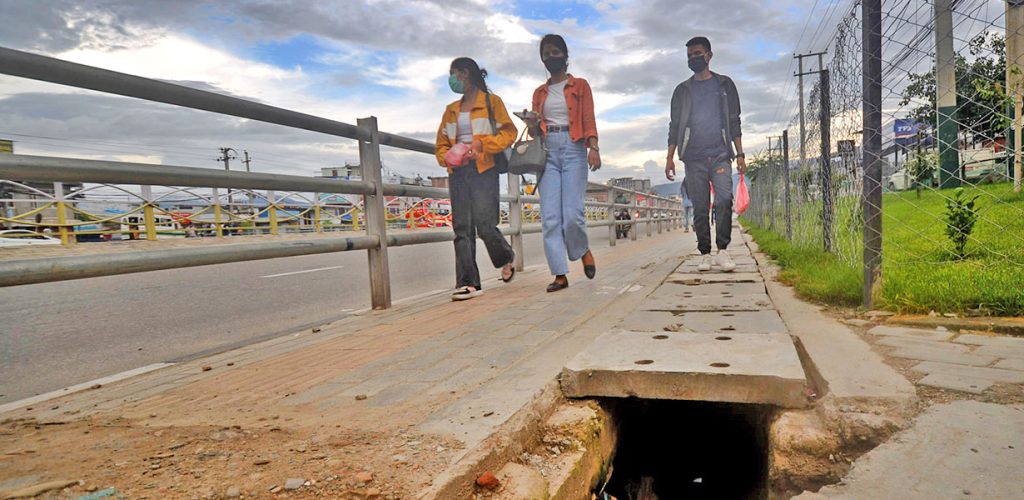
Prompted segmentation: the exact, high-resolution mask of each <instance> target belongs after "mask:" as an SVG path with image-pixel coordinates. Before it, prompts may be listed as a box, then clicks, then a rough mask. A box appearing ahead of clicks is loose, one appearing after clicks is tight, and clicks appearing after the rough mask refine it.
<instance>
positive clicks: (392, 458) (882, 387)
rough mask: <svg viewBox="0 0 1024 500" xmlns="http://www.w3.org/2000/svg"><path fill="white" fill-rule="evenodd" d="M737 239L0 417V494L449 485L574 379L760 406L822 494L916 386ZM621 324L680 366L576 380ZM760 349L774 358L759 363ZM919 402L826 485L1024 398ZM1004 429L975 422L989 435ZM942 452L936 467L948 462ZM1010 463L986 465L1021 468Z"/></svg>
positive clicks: (783, 451)
mask: <svg viewBox="0 0 1024 500" xmlns="http://www.w3.org/2000/svg"><path fill="white" fill-rule="evenodd" d="M745 238H747V239H746V241H745ZM734 242H735V244H734V245H733V247H732V248H730V254H731V255H732V256H733V258H734V259H735V260H736V262H737V264H738V266H739V267H738V269H737V271H736V272H735V273H732V274H722V273H718V272H712V273H697V272H696V270H695V265H696V262H695V261H696V255H695V252H694V250H695V242H694V238H693V235H692V234H684V233H680V232H670V233H667V234H660V235H659V234H655V235H654V236H653V237H651V238H645V239H641V240H639V241H636V242H631V241H620V242H619V245H618V246H616V247H612V248H602V249H597V250H596V252H595V254H596V257H597V262H598V276H597V278H596V279H595V280H593V281H588V280H586V279H583V278H582V273H581V272H579V271H580V270H579V269H577V267H579V264H578V263H577V264H576V266H577V267H574V273H573V274H571V275H570V281H571V286H570V287H569V288H568V289H567V290H565V291H561V292H558V293H553V294H548V293H545V292H544V287H545V285H546V284H547V283H548V282H549V281H550V276H548V274H547V272H546V269H531V270H528V271H527V272H524V273H521V274H520V275H519V276H518V277H517V278H516V280H515V281H514V282H513V283H511V284H507V285H503V284H499V283H497V282H496V281H491V282H487V283H485V294H484V295H483V296H482V297H480V298H477V299H474V300H471V301H468V302H461V303H453V302H450V301H449V299H448V297H447V296H446V295H433V296H427V297H421V298H419V299H416V300H411V301H408V302H406V303H403V304H399V305H397V306H396V307H395V308H393V309H392V310H389V311H366V312H363V313H360V314H357V315H354V316H351V317H348V318H346V319H344V320H341V321H337V322H335V323H332V324H329V325H324V326H323V327H320V328H316V329H313V331H307V332H300V333H296V334H294V335H291V336H288V337H282V338H278V339H275V340H272V341H268V342H264V343H262V344H258V345H251V346H248V347H245V348H241V349H237V350H233V351H230V352H225V353H222V354H218V355H215V356H211V357H207V358H203V359H199V360H196V361H192V362H187V363H183V364H180V365H174V366H170V367H165V368H161V369H158V370H155V371H153V372H150V373H146V374H143V375H139V376H136V377H133V378H130V379H127V380H122V381H119V382H114V383H111V384H108V385H104V386H102V387H95V388H92V389H89V390H86V391H83V392H79V393H76V394H71V395H67V396H64V397H62V398H59V399H54V400H49V401H45V402H37V403H34V404H33V405H32V406H31V407H26V408H21V409H18V410H14V411H9V412H7V413H4V414H0V418H2V419H3V421H2V422H3V423H2V424H0V492H5V494H6V492H9V491H12V490H15V489H17V488H22V487H29V486H32V485H39V484H41V483H48V482H54V481H56V482H55V483H50V484H51V485H59V487H63V486H64V485H66V484H71V486H70V487H69V488H68V489H66V490H64V491H63V492H62V493H57V494H56V495H57V496H55V497H54V498H78V496H79V495H81V494H83V493H85V492H86V491H90V490H94V489H96V488H107V487H113V488H116V489H117V491H118V492H119V493H121V494H124V495H126V496H128V497H130V498H161V499H162V498H223V497H233V496H236V494H237V495H239V496H249V497H259V498H273V497H278V496H286V497H292V498H315V497H327V498H423V497H426V498H465V497H468V496H471V494H472V492H471V484H472V482H473V480H474V479H476V477H477V476H478V475H479V474H480V473H481V472H483V471H488V470H490V471H499V470H503V469H502V467H503V465H505V464H506V463H509V464H512V462H515V461H517V460H519V457H520V456H521V454H522V453H523V452H524V451H527V450H525V449H524V446H525V443H526V442H527V441H530V439H529V438H530V437H534V438H535V437H536V435H537V434H539V433H540V430H541V428H542V426H543V425H544V423H545V419H546V418H548V416H549V415H550V414H551V413H552V412H553V411H555V409H556V407H557V406H558V405H559V404H560V403H561V402H562V401H563V390H568V391H569V392H572V391H574V390H577V389H580V388H585V390H584V391H583V392H581V393H580V394H576V395H578V396H587V395H603V396H630V395H636V394H638V393H639V392H645V391H649V392H650V394H649V397H669V398H670V399H699V400H704V401H706V400H717V401H724V402H731V403H757V404H762V405H768V406H770V407H772V408H774V409H775V413H774V419H773V420H772V421H771V422H770V423H769V425H770V429H768V431H767V434H768V441H769V443H768V444H767V448H768V449H767V450H766V452H767V453H768V455H769V457H768V460H769V464H768V469H769V477H768V483H769V484H768V486H769V487H770V488H771V489H772V491H773V492H774V493H775V494H776V495H781V494H782V493H781V492H790V493H793V494H795V493H798V492H800V491H802V490H807V489H812V490H817V489H818V488H820V486H821V485H822V484H826V483H834V482H836V481H838V480H839V478H840V476H841V475H842V474H844V473H845V472H846V471H847V469H848V466H847V463H848V462H852V461H853V460H854V459H856V458H857V457H858V456H860V455H862V454H863V453H865V452H868V451H869V450H870V449H871V448H874V447H875V446H877V445H878V444H879V443H881V442H883V441H884V440H886V439H887V438H888V437H889V436H890V435H892V434H893V433H895V432H898V431H899V430H900V429H903V428H906V427H907V425H908V423H909V422H910V420H909V418H910V416H911V414H912V413H913V411H914V410H915V409H916V405H917V399H916V396H915V390H914V386H913V385H912V384H910V383H909V382H908V381H907V380H906V379H905V378H904V377H902V376H901V375H899V373H897V372H896V371H895V370H894V369H893V368H892V367H890V366H889V365H887V364H886V363H885V362H884V361H883V358H882V356H881V355H879V353H877V352H875V351H873V350H872V349H871V347H870V345H869V344H868V343H867V342H865V341H864V340H863V339H861V338H860V337H858V335H857V334H856V333H855V332H854V331H853V330H851V329H850V328H848V327H847V326H846V325H843V324H841V323H839V322H838V321H837V320H835V319H833V318H830V317H829V316H827V315H826V314H824V313H823V312H822V311H821V310H820V308H819V307H817V306H813V305H810V304H807V303H804V302H801V301H799V300H797V299H796V298H795V296H794V295H793V292H792V290H791V289H789V288H787V287H784V286H782V285H780V284H779V283H777V282H776V281H775V280H774V279H773V278H774V276H775V272H776V269H775V268H774V266H773V265H772V264H771V263H770V262H768V261H767V260H766V258H765V257H764V256H763V255H761V254H759V253H757V248H756V244H753V243H752V242H750V241H749V238H748V237H747V236H746V235H743V234H741V233H740V232H739V230H738V228H737V229H736V230H734ZM744 242H746V245H744V244H743V243H744ZM644 332H646V333H644ZM636 335H639V336H640V337H631V336H636ZM705 337H708V338H705ZM634 338H637V339H641V338H642V339H643V342H647V343H648V344H650V345H652V346H662V345H671V346H676V351H672V350H671V349H669V350H668V351H671V352H668V351H666V352H659V351H658V349H662V348H660V347H655V348H654V350H653V351H643V352H633V351H631V350H628V349H622V350H621V354H623V355H624V356H625V358H623V359H624V361H623V364H624V365H625V366H626V368H625V369H623V371H627V372H633V373H636V372H638V371H643V370H638V369H636V368H635V367H634V365H635V364H639V363H634V358H637V357H640V356H638V355H639V354H643V357H645V358H648V359H646V360H645V362H644V363H643V366H647V367H653V369H654V371H655V372H657V371H658V370H657V367H659V366H669V367H675V368H669V369H667V370H664V371H663V372H662V373H653V374H652V376H656V377H658V381H657V382H655V383H653V385H648V386H645V387H641V386H637V385H631V384H628V383H627V384H624V385H622V386H614V384H605V385H604V386H602V387H599V388H595V387H593V384H582V383H581V382H580V381H582V380H584V378H585V377H590V376H591V375H588V373H591V374H592V373H596V372H595V371H594V368H593V367H592V366H587V365H585V364H584V365H579V366H577V365H574V364H573V362H571V361H570V360H573V359H574V358H576V361H580V360H587V359H591V358H588V357H587V355H586V353H587V352H588V351H589V350H593V349H594V347H595V346H598V347H600V350H601V351H602V352H611V353H615V352H616V349H615V348H614V344H615V343H616V342H619V343H622V342H625V343H627V344H632V343H633V339H634ZM636 343H637V344H640V342H639V341H638V342H636ZM691 343H692V344H693V345H694V346H697V345H701V346H703V345H708V344H715V345H716V347H714V348H711V349H710V350H708V352H709V353H710V354H708V355H712V354H713V355H714V357H715V358H714V359H710V358H708V359H704V357H706V356H704V354H702V353H703V352H704V351H703V350H702V351H701V352H697V350H700V349H704V348H699V347H693V348H692V349H691V348H687V347H685V346H687V345H690V344H691ZM730 345H736V346H740V350H739V351H737V350H734V349H733V348H732V347H727V346H730ZM744 345H746V346H748V347H747V348H746V349H747V350H743V349H744V348H743V347H742V346H744ZM767 345H770V346H771V347H772V349H777V350H773V351H771V352H774V353H776V355H773V359H771V360H769V361H770V362H766V363H759V362H758V356H757V354H758V353H759V352H760V353H762V354H763V352H768V351H763V349H764V347H763V346H767ZM681 346H683V347H681ZM751 346H754V347H751ZM757 346H762V347H757ZM787 346H788V347H787ZM637 348H638V349H645V348H644V347H643V346H638V347H637ZM722 349H724V350H722ZM750 349H755V350H759V351H757V352H753V354H751V353H749V352H748V351H749V350H750ZM705 350H707V349H705ZM662 351H665V349H662ZM648 352H651V353H652V354H651V355H650V356H647V353H648ZM581 353H582V354H581ZM620 361H622V360H620ZM663 361H664V363H663ZM712 361H724V362H725V363H724V366H721V365H722V363H711V362H712ZM69 362H73V361H69ZM680 363H682V364H680ZM780 363H781V364H780ZM716 365H717V366H716ZM680 366H681V367H682V368H679V367H680ZM709 366H710V367H711V368H708V367H709ZM574 367H575V368H574ZM694 367H696V368H694ZM563 370H564V371H563ZM615 370H618V368H615V369H614V370H610V371H615ZM772 370H776V371H774V372H773V371H772ZM560 372H561V374H562V376H561V383H562V386H561V387H560V386H559V374H560ZM801 372H802V373H801ZM679 373H688V375H685V376H678V374H679ZM666 375H667V376H668V377H669V378H665V376H666ZM692 375H696V377H697V378H694V377H693V376H692ZM752 375H757V376H756V377H752ZM573 377H575V380H576V382H572V378H573ZM729 377H733V381H732V382H728V383H727V384H726V386H723V385H721V382H720V381H721V380H722V379H723V378H729ZM743 377H746V378H743ZM666 380H667V382H666ZM694 380H701V381H703V382H701V384H703V385H701V384H695V383H691V382H692V381H694ZM737 381H739V382H737ZM567 382H572V383H567ZM729 384H731V385H729ZM757 384H762V385H757ZM748 385H749V387H748ZM722 387H727V389H728V390H722ZM594 390H600V391H610V392H608V393H600V394H595V393H593V392H591V391H594ZM638 391H639V392H638ZM666 391H667V392H666ZM666 394H668V395H667V396H666ZM716 398H718V399H716ZM934 413H935V415H937V416H934V417H929V416H927V415H926V416H925V417H922V419H921V420H920V421H919V422H921V424H919V425H921V430H920V431H917V429H911V430H910V431H907V432H905V433H904V434H902V436H904V437H903V438H901V439H905V440H906V441H904V442H908V443H910V445H909V450H910V451H907V449H908V447H907V446H904V447H902V448H900V447H896V446H895V445H894V446H889V447H882V448H879V449H878V450H876V451H878V453H877V454H875V453H869V454H867V455H864V458H863V459H862V460H863V462H861V461H858V462H856V463H857V464H858V466H857V467H859V464H861V463H865V464H871V463H879V464H883V465H881V466H876V467H873V468H872V467H869V466H864V467H860V468H859V469H858V468H857V467H855V469H854V470H855V473H854V475H853V476H851V479H852V480H854V481H855V483H857V484H859V485H860V486H858V487H859V488H868V489H863V490H862V489H856V488H853V486H850V487H830V488H828V489H824V490H821V494H822V495H827V496H852V497H865V496H864V495H866V496H867V497H872V498H882V497H900V496H901V494H902V493H903V492H904V490H903V489H902V488H903V485H902V483H899V482H893V483H886V484H891V485H892V486H891V488H890V489H888V490H884V489H883V490H878V489H877V488H875V489H871V488H874V486H872V485H874V484H875V483H878V481H877V479H875V478H874V476H872V475H871V473H869V472H856V471H858V470H862V469H866V470H882V471H885V470H888V469H889V468H894V467H896V465H893V464H898V463H901V462H905V463H906V464H907V466H908V467H910V468H909V469H907V472H906V473H908V474H910V473H912V472H913V470H914V469H913V464H917V463H920V464H924V463H927V462H928V459H929V457H936V456H938V455H936V454H949V455H956V454H960V455H962V454H963V453H964V451H963V450H962V449H959V448H962V446H960V444H963V443H962V442H961V441H956V440H955V439H959V438H955V436H953V437H952V438H954V440H953V441H949V440H945V441H944V440H936V439H927V435H929V431H928V429H934V428H935V426H936V425H938V426H939V427H941V426H942V425H943V422H946V421H948V419H949V418H954V419H968V420H969V419H971V418H973V416H980V417H979V418H982V417H983V418H982V419H981V420H977V421H976V422H974V423H972V422H967V423H966V424H965V425H967V426H968V428H969V429H971V428H973V429H977V427H976V426H977V425H979V423H980V424H981V425H982V426H983V427H984V426H985V424H984V422H988V421H1000V422H1002V421H1005V420H1006V419H1007V418H1010V419H1012V418H1016V417H1017V416H1018V415H1019V413H1020V408H1019V407H1014V408H1012V411H1009V407H1004V408H995V409H991V408H987V409H986V408H973V407H972V408H959V407H958V408H954V409H953V410H944V409H936V410H935V411H934ZM928 415H931V414H928ZM984 419H988V420H984ZM993 419H995V420H993ZM1018 420H1019V419H1018ZM936 422H937V423H936ZM1018 423H1019V422H1018ZM925 424H927V425H925ZM972 425H974V426H975V427H970V426H972ZM989 427H990V430H991V428H992V427H993V426H989ZM936 432H938V431H934V430H933V431H930V433H931V434H935V433H936ZM965 432H967V431H965ZM967 435H970V434H969V433H968V434H967ZM999 436H1000V434H999V433H998V431H997V432H996V434H993V435H991V436H988V437H985V438H984V439H986V440H988V441H986V443H989V444H993V446H995V444H994V443H996V441H998V439H999ZM1017 437H1019V436H1017ZM612 439H613V437H612ZM964 442H965V441H964ZM918 443H920V444H918ZM1007 444H1008V445H1011V444H1014V443H1010V442H1009V441H1007ZM887 446H888V445H887ZM986 446H987V445H986ZM1021 448H1024V446H1017V449H1018V451H1019V449H1021ZM954 449H955V450H954ZM992 449H995V448H992ZM1006 449H1007V450H1013V449H1014V448H1006ZM885 450H894V451H885ZM1001 450H1002V449H1001ZM1000 453H1002V455H999V457H1003V456H1004V455H1005V456H1007V457H1009V456H1011V455H1013V453H1016V452H1011V451H1006V450H1002V451H1000ZM876 455H877V456H879V457H881V458H872V457H874V456H876ZM957 456H959V455H957ZM1013 456H1015V455H1013ZM598 460H600V458H598ZM948 463H949V464H950V470H949V471H947V472H946V473H945V474H946V475H947V476H948V475H950V474H952V471H955V470H956V468H957V467H958V466H957V465H956V464H958V463H959V462H956V461H955V460H954V461H950V462H948ZM977 463H981V462H977ZM1019 463H1020V462H1019V461H1013V463H1012V464H1011V465H1010V466H1008V467H1004V468H1002V469H999V470H1000V471H1001V473H1002V472H1005V473H1013V474H1015V473H1018V472H1020V471H1019V469H1020V466H1019ZM512 465H516V464H512ZM519 467H522V466H521V465H519ZM879 467H880V468H879ZM499 475H500V473H499ZM999 477H1000V480H1001V481H1002V477H1003V476H999ZM78 480H81V483H80V484H79V483H77V482H76V481H78ZM879 484H882V483H879ZM958 484H959V483H958ZM963 484H964V485H966V486H964V487H963V489H964V490H968V489H970V490H971V491H978V492H997V493H1000V494H1001V493H1004V492H1011V491H1016V490H1013V488H1014V487H1015V486H1014V485H1013V484H1009V485H1006V484H1001V485H996V486H995V487H992V488H990V486H991V485H979V484H978V483H977V482H973V481H972V482H969V484H968V483H963ZM59 487H58V490H59ZM1000 488H1002V489H1000ZM509 491H511V490H509ZM509 491H505V492H504V493H505V494H506V495H507V494H510V493H509ZM549 491H550V490H549ZM922 491H924V490H922ZM861 492H863V493H864V495H861ZM943 492H947V490H943Z"/></svg>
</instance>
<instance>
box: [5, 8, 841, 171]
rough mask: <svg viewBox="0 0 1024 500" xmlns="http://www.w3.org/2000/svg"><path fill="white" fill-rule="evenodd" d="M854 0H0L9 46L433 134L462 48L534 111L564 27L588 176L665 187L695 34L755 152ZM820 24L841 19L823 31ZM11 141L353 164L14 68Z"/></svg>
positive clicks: (254, 126)
mask: <svg viewBox="0 0 1024 500" xmlns="http://www.w3.org/2000/svg"><path fill="white" fill-rule="evenodd" d="M815 4H817V7H816V10H815V12H814V15H813V16H812V17H813V18H812V19H811V20H810V22H808V19H809V14H810V11H811V8H812V6H814V5H815ZM456 5H458V7H455V6H456ZM851 7H852V0H834V1H829V0H820V1H818V2H814V1H812V0H766V1H752V0H714V1H699V2H694V1H683V0H636V1H605V2H583V1H577V2H561V1H556V2H552V1H534V0H527V1H512V0H475V1H464V2H454V1H441V0H420V1H409V0H405V1H392V0H338V1H326V0H318V1H312V0H309V1H300V0H233V1H227V0H223V1H216V2H213V1H202V0H174V1H170V0H91V1H90V0H76V1H75V0H67V1H65V0H0V12H2V13H3V29H2V30H0V45H2V46H5V47H9V48H14V49H19V50H26V51H30V52H34V53H38V54H45V55H49V56H53V57H58V58H61V59H66V60H70V61H75V62H79V63H84V64H89V65H93V66H98V67H101V68H106V69H111V70H115V71H121V72H125V73H130V74H134V75H140V76H145V77H149V78H157V79H162V80H168V81H174V82H177V83H181V84H184V85H188V86H193V87H198V88H203V89H208V90H214V91H216V92H222V93H228V94H232V95H236V96H241V97H244V98H247V99H253V100H258V101H260V102H263V103H266V104H270V105H274V106H280V107H284V108H288V109H293V110H297V111H302V112H306V113H311V114H315V115H319V116H323V117H326V118H330V119H334V120H339V121H343V122H347V123H355V121H356V118H358V117H364V116H369V115H374V116H377V117H378V123H379V127H380V128H381V130H384V131H387V132H392V133H399V134H403V135H410V136H413V137H417V138H421V139H424V140H428V141H433V137H434V133H435V131H436V129H437V125H438V122H439V121H440V116H441V112H442V110H443V108H444V106H445V105H446V104H447V103H449V102H451V101H453V100H455V98H456V96H455V94H453V93H452V92H451V91H450V90H449V89H448V85H447V74H448V65H449V63H450V62H451V60H452V59H453V58H455V57H458V56H469V57H473V58H475V59H476V60H477V61H479V62H480V63H481V65H482V66H484V67H485V68H487V69H488V70H489V72H490V73H491V76H490V78H489V83H488V84H489V85H490V86H491V87H492V88H493V90H494V91H495V93H497V94H498V95H500V96H501V97H502V98H503V99H504V100H505V102H506V103H507V105H508V107H509V109H510V111H512V110H516V109H522V108H525V107H528V106H529V100H530V97H531V95H532V90H533V89H534V88H535V87H536V86H537V85H539V84H540V83H541V82H543V80H544V78H545V77H546V73H545V71H544V66H543V64H542V63H541V61H540V58H539V55H538V47H537V43H538V41H539V39H540V37H541V36H542V35H544V34H545V33H559V34H562V35H563V36H565V37H566V39H567V40H568V43H569V67H570V72H571V73H573V74H575V75H576V76H579V77H584V78H587V79H588V80H589V81H590V83H591V85H592V87H593V88H594V92H595V103H596V107H597V118H598V131H599V133H600V135H601V146H602V150H601V152H602V156H603V159H604V162H605V168H604V169H602V170H601V171H600V172H599V173H598V174H596V175H594V176H593V177H592V179H595V180H602V179H607V178H609V177H619V176H627V175H632V176H650V177H652V178H653V179H654V180H655V183H658V182H660V181H661V180H662V179H663V178H664V177H663V174H662V173H661V169H662V168H663V166H664V157H665V145H666V140H665V139H666V136H667V128H668V101H669V98H670V97H671V92H672V89H673V88H674V87H675V85H676V84H678V83H679V82H680V81H681V80H683V79H685V78H688V77H689V76H690V74H691V73H690V71H689V70H688V69H687V68H686V61H685V47H684V43H685V42H686V40H687V39H689V38H690V37H692V36H696V35H705V36H708V37H709V38H710V39H711V41H712V45H713V49H714V60H713V61H712V64H711V67H712V69H713V70H716V71H719V72H722V73H725V74H728V75H730V76H732V77H733V78H734V79H735V80H736V82H737V86H738V88H739V93H740V97H741V99H742V103H743V121H744V130H743V131H744V142H745V144H746V145H747V149H748V150H754V149H757V148H760V147H761V146H762V145H763V144H764V143H765V142H766V139H765V136H767V135H768V134H772V135H776V134H778V133H780V131H781V128H782V127H783V126H784V124H785V123H786V122H787V121H788V119H787V118H788V117H786V116H780V115H782V114H785V113H779V109H780V98H781V96H782V94H783V91H784V89H785V87H786V86H787V85H788V86H789V92H788V93H787V95H789V96H790V97H792V82H791V80H792V77H791V76H790V75H791V74H792V72H793V69H794V67H793V64H792V54H793V53H794V52H796V51H804V50H809V49H820V48H821V46H823V45H824V44H825V42H827V39H828V37H829V36H830V35H831V30H832V29H833V28H834V26H835V24H836V22H837V21H838V19H839V17H840V16H841V15H842V14H843V13H845V12H847V11H849V9H850V8H851ZM825 16H829V17H828V19H831V20H832V22H829V23H822V22H821V20H822V18H824V17H825ZM819 25H822V26H824V29H822V30H821V32H820V33H819V32H818V31H817V29H818V27H819ZM805 26H807V29H806V30H805ZM787 82H789V83H788V84H787ZM781 104H782V105H783V109H785V105H786V104H787V102H786V101H782V103H781ZM0 138H8V139H13V140H15V141H16V146H15V147H16V152H18V153H23V154H45V155H58V156H74V157H83V158H104V159H118V160H128V161H142V162H150V163H164V164H173V165H185V166H197V167H210V168H217V167H218V164H217V163H215V162H214V158H215V157H216V156H217V155H218V151H217V148H219V147H221V146H230V147H233V148H235V149H237V150H238V151H239V152H241V151H242V150H243V149H245V150H248V151H249V152H250V154H251V156H252V157H253V158H254V160H253V163H252V166H253V168H254V169H255V170H257V171H262V172H278V173H290V174H296V175H313V174H314V173H315V172H317V171H318V170H319V168H321V167H327V166H336V165H341V164H344V163H345V162H346V161H348V162H353V163H354V162H357V161H358V154H357V149H356V144H355V142H354V141H352V140H348V139H340V138H335V137H331V136H326V135H322V134H315V133H310V132H302V131H295V130H290V129H287V128H284V127H279V126H272V125H267V124H262V123H257V122H251V121H247V120H240V119H235V118H229V117H223V116H217V115H214V114H211V113H206V112H199V111H191V110H186V109H182V108H178V107H173V106H168V105H162V104H154V103H149V102H145V101H139V100H135V99H128V98H121V97H114V96H107V95H102V94H98V93H95V92H87V91H79V90H75V89H71V88H66V87H61V86H57V85H52V84H44V83H39V82H33V81H29V80H23V79H18V78H13V77H2V76H0ZM383 154H384V162H385V165H386V166H387V167H388V168H389V169H391V170H392V171H395V172H398V173H403V174H421V175H423V176H428V175H443V172H444V171H443V170H441V169H440V167H438V166H437V163H436V162H435V161H434V159H433V157H431V156H429V155H424V154H418V153H405V152H400V151H396V150H394V149H390V148H384V151H383ZM234 166H235V167H241V164H240V163H238V162H235V164H234Z"/></svg>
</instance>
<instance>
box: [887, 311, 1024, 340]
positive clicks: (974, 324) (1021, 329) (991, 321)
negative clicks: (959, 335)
mask: <svg viewBox="0 0 1024 500" xmlns="http://www.w3.org/2000/svg"><path fill="white" fill-rule="evenodd" d="M885 322H886V323H895V324H899V325H907V326H919V327H924V328H935V327H937V326H943V327H946V328H947V329H948V330H952V331H958V330H959V331H963V330H973V331H981V332H993V333H1003V334H1007V335H1015V336H1020V337H1024V318H1017V317H1014V318H1007V317H999V318H996V317H984V318H947V317H944V316H939V317H932V316H926V315H914V314H907V315H897V316H892V317H890V318H888V319H886V321H885Z"/></svg>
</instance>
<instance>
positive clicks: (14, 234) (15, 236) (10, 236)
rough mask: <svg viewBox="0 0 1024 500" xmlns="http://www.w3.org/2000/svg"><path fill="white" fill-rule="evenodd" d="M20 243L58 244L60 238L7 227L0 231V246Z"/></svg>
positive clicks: (11, 245)
mask: <svg viewBox="0 0 1024 500" xmlns="http://www.w3.org/2000/svg"><path fill="white" fill-rule="evenodd" d="M22 245H60V240H58V239H57V238H51V237H49V236H46V235H45V234H39V233H34V232H32V231H28V230H25V229H8V230H5V231H0V247H16V246H22Z"/></svg>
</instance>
